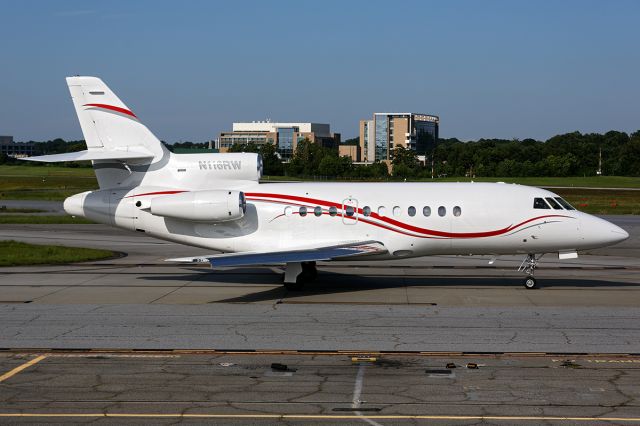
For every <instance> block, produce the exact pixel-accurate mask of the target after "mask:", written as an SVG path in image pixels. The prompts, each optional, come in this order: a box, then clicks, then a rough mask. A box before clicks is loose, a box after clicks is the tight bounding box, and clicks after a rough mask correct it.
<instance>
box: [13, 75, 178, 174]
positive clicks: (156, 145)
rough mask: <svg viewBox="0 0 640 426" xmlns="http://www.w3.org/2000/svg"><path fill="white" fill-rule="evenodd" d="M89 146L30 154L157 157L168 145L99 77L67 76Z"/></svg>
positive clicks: (55, 158) (53, 158) (48, 158)
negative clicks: (163, 143) (74, 150)
mask: <svg viewBox="0 0 640 426" xmlns="http://www.w3.org/2000/svg"><path fill="white" fill-rule="evenodd" d="M67 85H68V86H69V92H71V98H72V100H73V106H74V107H75V109H76V114H78V119H79V120H80V127H81V128H82V133H83V134H84V139H85V141H86V143H87V150H86V151H80V152H71V153H66V154H54V155H43V156H40V157H28V158H25V160H30V161H44V162H56V161H86V160H94V161H98V160H133V159H135V160H145V159H146V160H147V161H148V160H154V159H156V160H157V159H160V158H162V157H163V155H165V154H166V153H165V151H166V148H164V147H163V145H162V143H161V142H160V141H159V140H158V138H156V137H155V136H154V135H153V133H151V131H149V129H147V127H146V126H145V125H144V124H142V123H141V122H140V120H139V119H138V117H137V116H136V115H135V114H134V113H133V112H131V110H130V109H129V108H128V107H127V106H126V105H125V104H124V103H123V102H122V101H121V100H120V99H119V98H118V97H117V96H116V95H115V94H114V93H113V92H112V91H111V89H109V87H107V85H106V84H104V82H103V81H102V80H100V79H99V78H97V77H67Z"/></svg>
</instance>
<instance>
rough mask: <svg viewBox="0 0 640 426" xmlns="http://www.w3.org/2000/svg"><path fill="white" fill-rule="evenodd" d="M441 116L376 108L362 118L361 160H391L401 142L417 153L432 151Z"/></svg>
mask: <svg viewBox="0 0 640 426" xmlns="http://www.w3.org/2000/svg"><path fill="white" fill-rule="evenodd" d="M439 125H440V117H438V116H436V115H430V114H420V113H414V112H402V113H394V112H376V113H374V114H373V119H372V120H360V152H361V153H362V161H364V162H367V163H373V162H375V161H391V160H392V158H391V156H392V152H393V148H395V147H397V146H402V147H405V148H408V149H411V150H413V151H415V152H416V154H417V155H418V156H425V155H429V154H430V153H431V151H432V150H433V149H434V148H435V144H436V142H437V140H438V131H439Z"/></svg>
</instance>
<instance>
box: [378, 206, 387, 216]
mask: <svg viewBox="0 0 640 426" xmlns="http://www.w3.org/2000/svg"><path fill="white" fill-rule="evenodd" d="M386 212H387V209H385V208H384V206H380V207H378V214H379V215H380V216H384V215H385V214H386Z"/></svg>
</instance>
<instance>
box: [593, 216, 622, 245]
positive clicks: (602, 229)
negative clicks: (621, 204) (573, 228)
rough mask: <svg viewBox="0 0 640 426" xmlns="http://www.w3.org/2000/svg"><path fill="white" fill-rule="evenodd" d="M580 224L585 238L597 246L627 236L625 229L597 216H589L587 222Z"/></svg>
mask: <svg viewBox="0 0 640 426" xmlns="http://www.w3.org/2000/svg"><path fill="white" fill-rule="evenodd" d="M585 225H587V226H585ZM582 226H583V232H584V233H585V234H586V240H587V241H590V242H591V243H592V244H593V245H594V246H597V247H605V246H610V245H613V244H617V243H620V242H622V241H624V240H626V239H627V238H629V233H628V232H627V231H625V230H624V229H622V228H620V227H619V226H618V225H614V224H613V223H611V222H609V221H607V220H604V219H601V218H599V217H595V216H591V217H590V220H589V221H588V224H585V223H584V221H583V224H582Z"/></svg>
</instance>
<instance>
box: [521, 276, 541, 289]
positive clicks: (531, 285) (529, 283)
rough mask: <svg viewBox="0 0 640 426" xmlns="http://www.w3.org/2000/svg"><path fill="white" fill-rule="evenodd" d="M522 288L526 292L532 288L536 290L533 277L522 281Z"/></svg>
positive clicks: (536, 285)
mask: <svg viewBox="0 0 640 426" xmlns="http://www.w3.org/2000/svg"><path fill="white" fill-rule="evenodd" d="M524 288H526V289H527V290H532V289H534V288H538V283H537V282H536V279H535V278H533V277H527V278H525V280H524Z"/></svg>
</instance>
